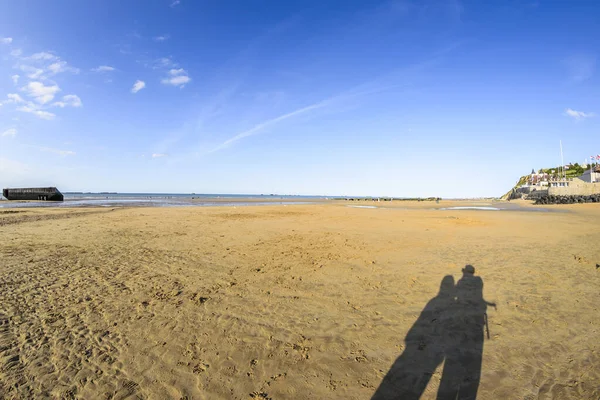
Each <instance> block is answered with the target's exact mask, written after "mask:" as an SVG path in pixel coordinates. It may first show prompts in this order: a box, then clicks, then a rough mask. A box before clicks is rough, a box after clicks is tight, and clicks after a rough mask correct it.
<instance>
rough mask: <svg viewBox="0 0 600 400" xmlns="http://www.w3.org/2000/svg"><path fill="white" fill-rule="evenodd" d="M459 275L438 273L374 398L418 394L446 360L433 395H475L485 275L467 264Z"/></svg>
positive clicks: (484, 325) (483, 325) (483, 324)
mask: <svg viewBox="0 0 600 400" xmlns="http://www.w3.org/2000/svg"><path fill="white" fill-rule="evenodd" d="M462 272H463V276H462V277H461V278H460V279H459V281H458V282H457V283H456V285H455V284H454V277H453V276H452V275H447V276H445V277H444V278H443V279H442V283H441V285H440V291H439V293H438V294H437V296H435V297H434V298H433V299H431V300H430V301H429V302H428V303H427V305H426V306H425V308H424V309H423V311H422V312H421V314H420V315H419V318H418V319H417V321H416V322H415V323H414V325H413V326H412V327H411V329H410V330H409V331H408V333H407V335H406V338H405V344H406V347H405V349H404V351H403V353H402V354H401V355H400V356H399V357H398V358H397V359H396V361H395V362H394V364H393V365H392V367H391V368H390V370H389V371H388V373H387V374H386V376H385V377H384V378H383V380H382V382H381V384H380V386H379V388H378V389H377V391H376V392H375V394H374V395H373V397H372V400H391V399H399V400H400V399H402V400H405V399H406V400H418V399H419V398H420V397H421V395H422V394H423V392H424V391H425V388H426V387H427V384H428V383H429V380H430V379H431V376H432V375H433V373H434V372H435V370H436V368H437V367H438V366H439V365H440V364H441V363H442V362H444V368H443V371H442V377H441V381H440V386H439V389H438V393H437V399H439V400H445V399H453V400H454V399H475V398H477V390H478V388H479V379H480V376H481V360H482V356H483V341H484V329H485V330H487V335H488V338H489V329H488V326H487V313H486V310H487V306H488V305H489V306H493V307H496V304H494V303H489V302H487V301H485V300H484V298H483V280H482V279H481V278H480V277H479V276H475V268H474V267H473V266H472V265H466V266H465V268H463V270H462Z"/></svg>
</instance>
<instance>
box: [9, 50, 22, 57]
mask: <svg viewBox="0 0 600 400" xmlns="http://www.w3.org/2000/svg"><path fill="white" fill-rule="evenodd" d="M21 54H23V50H21V49H14V50H12V51H11V52H10V55H11V56H13V57H20V56H21Z"/></svg>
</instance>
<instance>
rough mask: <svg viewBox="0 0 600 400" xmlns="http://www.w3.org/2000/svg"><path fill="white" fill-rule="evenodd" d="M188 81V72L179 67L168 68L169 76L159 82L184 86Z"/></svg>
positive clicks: (189, 79)
mask: <svg viewBox="0 0 600 400" xmlns="http://www.w3.org/2000/svg"><path fill="white" fill-rule="evenodd" d="M189 81H191V78H190V77H189V76H188V73H187V72H186V71H185V70H184V69H183V68H180V69H171V70H169V76H168V77H167V78H164V79H163V80H162V81H161V82H162V83H164V84H165V85H173V86H179V87H184V86H185V85H186V83H188V82H189Z"/></svg>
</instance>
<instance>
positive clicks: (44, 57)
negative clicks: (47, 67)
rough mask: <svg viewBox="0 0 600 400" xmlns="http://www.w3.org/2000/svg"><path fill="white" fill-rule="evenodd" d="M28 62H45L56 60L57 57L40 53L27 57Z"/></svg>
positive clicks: (44, 52)
mask: <svg viewBox="0 0 600 400" xmlns="http://www.w3.org/2000/svg"><path fill="white" fill-rule="evenodd" d="M27 58H28V59H30V60H36V61H40V60H46V61H50V60H57V59H58V57H57V56H55V55H54V54H52V53H48V52H47V51H42V52H40V53H35V54H32V55H30V56H29V57H27Z"/></svg>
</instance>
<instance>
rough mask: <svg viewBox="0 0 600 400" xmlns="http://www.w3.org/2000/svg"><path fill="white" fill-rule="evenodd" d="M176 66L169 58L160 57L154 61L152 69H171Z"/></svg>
mask: <svg viewBox="0 0 600 400" xmlns="http://www.w3.org/2000/svg"><path fill="white" fill-rule="evenodd" d="M176 66H177V64H176V63H174V62H173V60H171V59H170V58H169V57H162V58H159V59H158V60H155V61H154V67H153V68H154V69H159V68H172V67H176Z"/></svg>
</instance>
